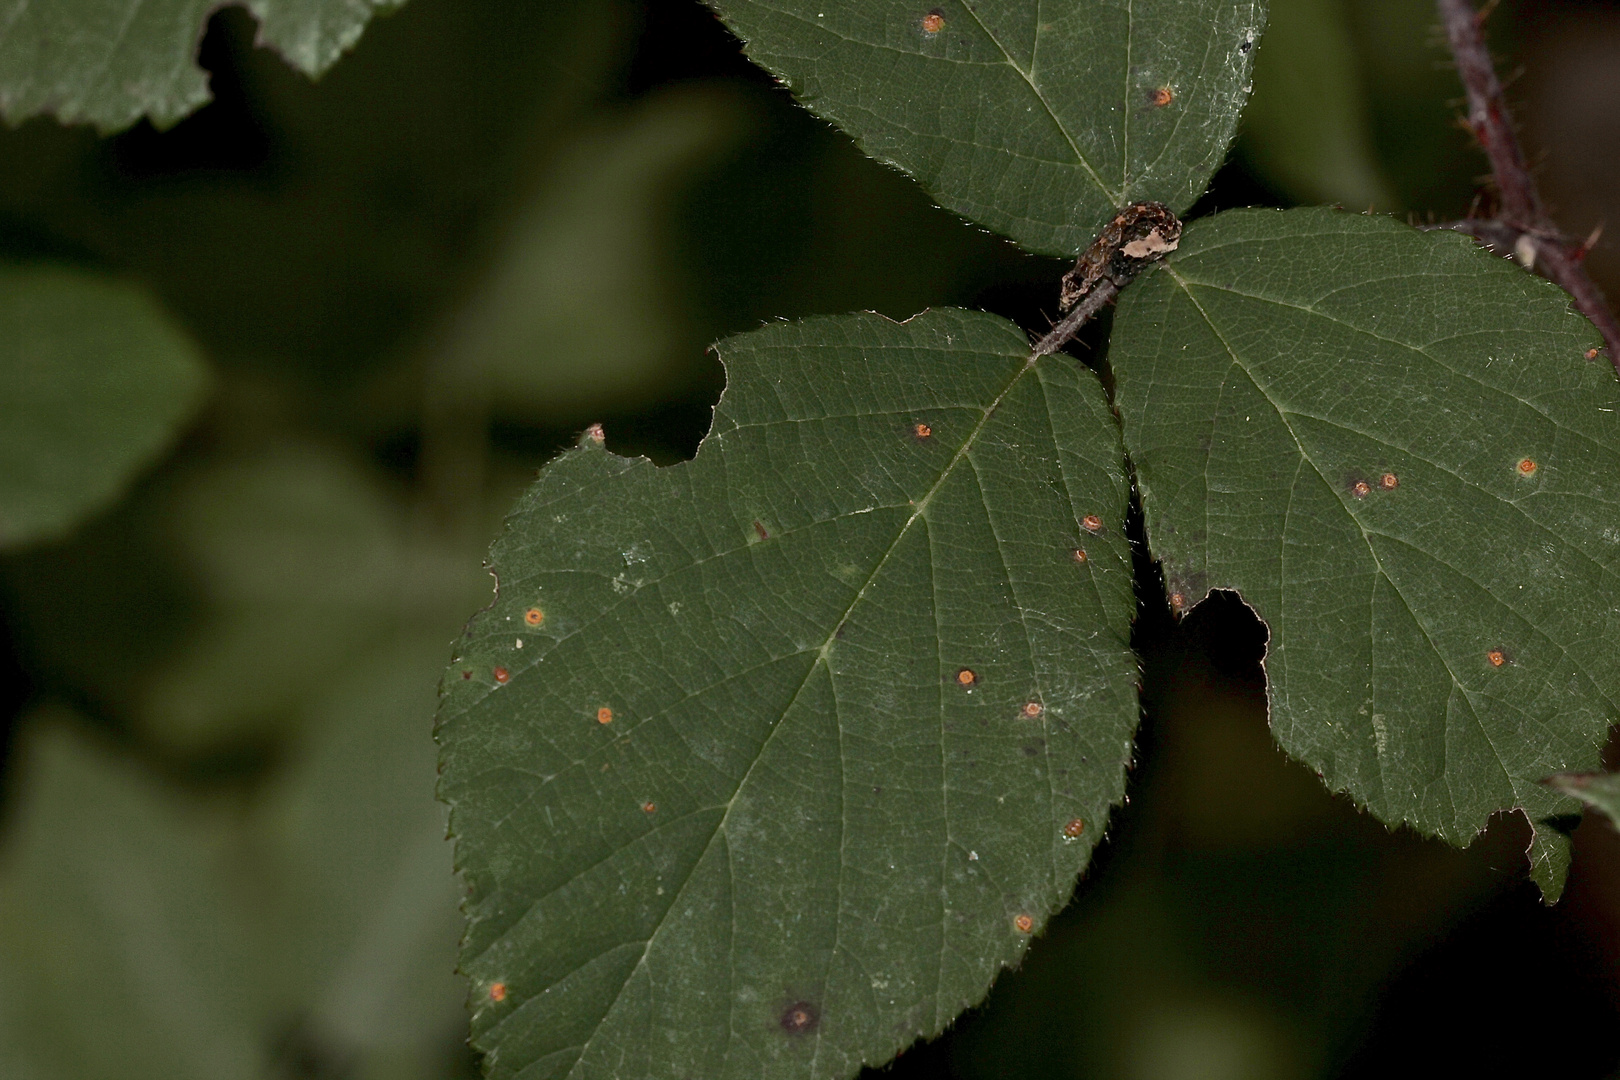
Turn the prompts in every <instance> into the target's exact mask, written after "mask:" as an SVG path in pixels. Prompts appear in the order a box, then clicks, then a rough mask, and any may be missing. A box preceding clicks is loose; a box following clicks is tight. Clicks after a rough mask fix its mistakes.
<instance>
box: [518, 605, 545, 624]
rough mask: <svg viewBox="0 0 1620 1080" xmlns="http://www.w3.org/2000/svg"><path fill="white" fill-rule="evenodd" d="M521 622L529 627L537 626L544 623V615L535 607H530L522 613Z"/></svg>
mask: <svg viewBox="0 0 1620 1080" xmlns="http://www.w3.org/2000/svg"><path fill="white" fill-rule="evenodd" d="M523 621H524V622H526V623H528V624H529V625H530V626H539V625H540V624H541V623H543V622H545V621H546V613H545V612H543V611H541V610H540V609H539V608H537V607H532V608H530V609H529V610H528V611H525V612H524V613H523Z"/></svg>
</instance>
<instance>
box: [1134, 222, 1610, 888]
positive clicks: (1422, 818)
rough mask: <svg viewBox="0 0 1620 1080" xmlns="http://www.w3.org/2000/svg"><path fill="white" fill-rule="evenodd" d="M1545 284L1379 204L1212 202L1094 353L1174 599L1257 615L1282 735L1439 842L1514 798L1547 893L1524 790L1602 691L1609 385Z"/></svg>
mask: <svg viewBox="0 0 1620 1080" xmlns="http://www.w3.org/2000/svg"><path fill="white" fill-rule="evenodd" d="M1568 299H1569V298H1568V297H1567V296H1566V295H1564V294H1563V293H1562V292H1560V291H1559V290H1558V289H1556V288H1555V287H1553V286H1551V285H1550V284H1548V283H1546V282H1544V281H1541V280H1539V279H1535V278H1532V277H1530V276H1529V275H1528V274H1523V273H1520V272H1518V271H1516V270H1515V269H1514V268H1512V267H1511V266H1508V265H1506V264H1504V263H1503V262H1502V261H1501V260H1498V259H1493V258H1491V257H1490V256H1488V255H1486V254H1485V253H1483V252H1482V251H1479V250H1477V249H1476V248H1474V247H1473V246H1472V245H1471V244H1470V243H1468V242H1467V241H1464V240H1460V239H1458V238H1453V237H1450V236H1442V235H1439V234H1437V233H1419V232H1416V231H1414V230H1411V229H1407V228H1405V227H1403V226H1400V225H1397V224H1395V223H1394V222H1391V221H1388V220H1387V219H1382V218H1371V217H1363V216H1358V215H1350V214H1344V213H1339V212H1335V211H1328V210H1296V211H1286V212H1275V211H1235V212H1231V213H1227V214H1222V215H1219V216H1218V217H1216V218H1212V219H1209V220H1207V221H1205V222H1201V223H1199V225H1197V226H1196V227H1192V228H1189V230H1188V233H1187V236H1186V238H1184V239H1183V241H1182V245H1181V249H1180V250H1179V251H1178V252H1177V253H1176V255H1175V256H1174V257H1173V258H1172V259H1171V260H1169V261H1168V263H1167V264H1166V266H1165V268H1164V270H1163V271H1162V272H1160V273H1156V274H1154V275H1152V276H1151V278H1149V279H1148V280H1147V281H1144V282H1142V283H1140V284H1139V285H1138V286H1137V288H1136V289H1133V290H1132V292H1131V293H1130V294H1128V295H1127V297H1126V299H1125V300H1124V301H1123V302H1122V303H1121V306H1120V312H1119V317H1118V320H1117V322H1116V324H1115V330H1116V333H1115V338H1114V346H1113V349H1112V351H1111V354H1110V355H1111V359H1112V362H1113V364H1114V367H1115V373H1116V378H1117V380H1118V396H1117V400H1118V403H1119V408H1120V411H1121V413H1122V415H1123V417H1124V427H1125V439H1126V446H1127V449H1128V450H1129V452H1130V454H1131V456H1132V460H1133V461H1134V463H1135V466H1136V470H1137V476H1138V481H1139V484H1140V486H1141V491H1142V500H1143V508H1144V512H1145V514H1146V521H1147V528H1148V535H1149V538H1150V543H1151V544H1152V546H1153V549H1154V553H1155V557H1156V558H1159V559H1160V560H1162V561H1163V564H1164V567H1165V571H1166V580H1167V582H1168V583H1169V588H1170V591H1171V593H1172V600H1173V601H1174V598H1175V597H1176V596H1180V597H1181V598H1182V605H1181V606H1182V607H1183V608H1187V607H1191V606H1192V605H1193V604H1194V603H1196V602H1197V601H1198V600H1199V599H1201V598H1202V597H1203V596H1204V595H1206V593H1207V592H1208V590H1211V589H1217V588H1223V589H1233V590H1236V591H1238V592H1240V593H1241V594H1242V595H1243V596H1244V599H1245V600H1246V601H1247V602H1248V603H1249V604H1250V605H1251V606H1252V607H1253V608H1254V609H1255V611H1256V613H1257V614H1258V615H1259V616H1260V618H1261V619H1262V620H1264V621H1265V622H1266V624H1267V625H1268V627H1269V630H1270V635H1271V638H1270V643H1269V646H1268V651H1267V659H1266V669H1267V695H1268V699H1269V702H1270V709H1271V724H1272V730H1273V732H1274V733H1275V735H1276V737H1277V739H1278V741H1279V742H1280V743H1281V744H1282V746H1283V748H1284V749H1285V750H1287V751H1288V753H1289V754H1290V755H1292V756H1293V757H1295V758H1297V759H1299V760H1301V761H1303V762H1305V763H1306V764H1307V765H1309V766H1311V767H1312V768H1314V769H1316V770H1317V771H1318V773H1319V774H1320V775H1321V776H1322V777H1323V781H1324V783H1326V784H1327V785H1328V787H1329V788H1331V789H1333V790H1336V791H1337V790H1343V791H1347V792H1349V793H1350V794H1351V795H1352V796H1353V797H1355V799H1356V800H1357V801H1358V802H1360V803H1362V804H1363V805H1365V806H1366V807H1367V808H1368V809H1369V810H1371V811H1372V812H1373V813H1374V814H1375V815H1376V816H1377V817H1379V818H1380V819H1381V820H1383V821H1385V822H1387V823H1389V824H1397V823H1402V822H1404V823H1407V824H1410V825H1412V826H1414V827H1415V828H1417V829H1419V830H1421V831H1423V832H1425V833H1429V834H1432V835H1438V836H1441V837H1443V838H1445V839H1446V840H1448V841H1450V842H1452V843H1455V844H1465V843H1467V842H1468V840H1469V839H1470V838H1471V837H1472V836H1473V835H1474V834H1475V833H1477V832H1478V831H1479V830H1480V829H1482V828H1483V827H1484V826H1485V824H1486V821H1487V819H1488V818H1489V817H1490V815H1491V814H1493V813H1496V812H1500V811H1505V810H1511V809H1515V808H1518V809H1522V810H1523V811H1524V812H1525V813H1526V815H1527V816H1528V817H1529V818H1530V820H1531V823H1532V825H1533V827H1534V830H1535V839H1534V841H1533V842H1532V846H1531V858H1532V868H1531V869H1532V875H1533V876H1534V877H1535V878H1536V881H1537V883H1538V884H1539V885H1540V886H1541V888H1542V891H1543V893H1544V894H1546V895H1547V896H1548V897H1549V898H1555V897H1556V895H1557V894H1558V892H1559V890H1560V889H1561V888H1562V881H1563V870H1564V868H1565V867H1566V866H1567V842H1566V839H1565V837H1564V836H1563V834H1562V832H1561V830H1560V829H1559V828H1558V827H1557V825H1556V822H1555V821H1554V820H1552V819H1556V818H1557V817H1559V816H1560V815H1562V814H1565V813H1568V812H1569V811H1570V810H1571V809H1572V808H1573V806H1574V804H1573V803H1571V802H1570V801H1569V800H1568V799H1565V798H1562V797H1560V796H1559V795H1558V794H1557V793H1555V792H1553V791H1550V790H1548V789H1547V788H1545V787H1543V786H1541V785H1540V784H1539V783H1538V781H1539V780H1540V778H1541V777H1543V776H1546V775H1547V774H1548V773H1551V772H1555V771H1559V770H1563V769H1570V768H1589V767H1591V766H1592V765H1594V764H1595V763H1596V761H1597V749H1596V748H1597V745H1598V744H1599V743H1600V742H1601V741H1602V739H1603V737H1604V735H1605V733H1606V731H1607V729H1608V726H1609V723H1610V721H1611V720H1612V719H1613V718H1614V717H1615V716H1616V708H1615V704H1614V703H1615V701H1616V700H1620V672H1617V670H1616V669H1617V665H1616V663H1615V660H1614V657H1615V651H1614V649H1613V645H1612V642H1613V641H1614V640H1615V639H1616V634H1617V633H1620V488H1617V487H1616V483H1617V481H1616V477H1620V435H1617V433H1620V429H1617V428H1616V426H1615V413H1614V410H1616V409H1620V387H1617V386H1616V384H1615V380H1614V378H1613V376H1612V374H1611V373H1610V372H1609V369H1608V368H1607V367H1606V366H1605V365H1602V364H1594V363H1592V361H1591V360H1589V359H1588V358H1587V357H1586V355H1585V354H1586V352H1587V350H1588V349H1590V348H1591V347H1593V346H1595V345H1596V344H1597V340H1596V337H1595V335H1594V334H1593V332H1592V328H1591V326H1590V325H1589V324H1587V323H1586V322H1585V321H1584V320H1583V319H1581V318H1579V316H1577V315H1575V314H1573V313H1572V312H1570V310H1569V306H1568ZM1212 405H1213V415H1212Z"/></svg>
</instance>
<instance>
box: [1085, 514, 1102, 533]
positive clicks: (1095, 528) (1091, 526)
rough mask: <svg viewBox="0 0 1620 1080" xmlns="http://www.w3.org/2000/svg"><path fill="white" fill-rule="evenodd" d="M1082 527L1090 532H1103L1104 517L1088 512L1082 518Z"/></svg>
mask: <svg viewBox="0 0 1620 1080" xmlns="http://www.w3.org/2000/svg"><path fill="white" fill-rule="evenodd" d="M1080 527H1081V528H1082V529H1084V530H1086V532H1088V533H1100V532H1102V518H1100V517H1098V516H1097V515H1096V514H1087V515H1086V516H1085V517H1083V518H1081V519H1080Z"/></svg>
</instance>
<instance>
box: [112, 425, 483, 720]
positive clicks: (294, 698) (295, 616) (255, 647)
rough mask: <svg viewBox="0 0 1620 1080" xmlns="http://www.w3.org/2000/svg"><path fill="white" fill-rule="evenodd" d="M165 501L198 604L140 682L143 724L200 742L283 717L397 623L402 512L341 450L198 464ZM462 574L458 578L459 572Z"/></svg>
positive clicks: (281, 450) (294, 449)
mask: <svg viewBox="0 0 1620 1080" xmlns="http://www.w3.org/2000/svg"><path fill="white" fill-rule="evenodd" d="M172 498H173V501H172V503H170V504H169V506H168V507H167V508H166V509H167V517H168V523H167V529H166V531H167V532H168V538H169V539H170V541H171V543H173V544H174V551H173V556H172V557H173V558H174V559H175V561H176V562H177V563H178V564H179V565H180V566H181V567H182V568H183V569H184V570H186V571H189V573H190V574H191V575H192V577H193V581H194V584H195V587H196V589H197V591H198V593H199V595H200V598H201V601H202V607H203V611H202V613H201V616H200V619H199V621H198V623H197V625H196V627H195V629H194V630H193V631H192V632H191V634H190V635H189V638H188V640H187V643H186V644H185V645H184V646H183V647H182V648H181V649H180V651H179V652H177V653H176V654H174V655H173V656H171V657H169V658H168V659H167V660H165V661H164V662H163V663H161V664H158V665H156V666H155V667H154V668H153V669H152V670H151V671H150V672H149V673H148V674H147V675H146V677H145V679H144V680H143V689H142V693H141V695H140V698H139V700H138V702H137V703H136V705H135V713H136V717H137V722H138V723H139V725H140V727H141V729H142V731H143V732H144V733H145V734H146V735H148V736H150V737H153V738H156V739H157V740H158V741H160V742H162V743H163V744H164V745H166V746H168V747H171V748H175V749H180V750H183V751H195V750H198V749H202V748H206V747H208V746H209V745H210V744H217V743H219V742H220V741H222V740H228V739H230V738H232V737H241V736H244V735H251V734H264V733H265V732H266V731H267V730H268V729H269V728H273V727H275V726H278V725H281V724H284V723H286V722H287V721H288V720H289V719H290V718H291V717H292V716H293V715H295V713H293V712H291V711H290V707H292V706H294V705H296V704H298V703H299V702H301V701H302V700H305V699H307V698H308V697H309V696H310V695H311V694H312V693H313V692H314V691H316V690H317V689H318V687H319V686H320V685H321V683H322V681H323V680H324V679H325V678H326V676H328V675H329V674H331V673H332V672H333V671H335V670H336V669H338V668H339V667H340V666H342V665H343V664H345V663H347V662H348V661H349V660H350V658H351V656H352V654H353V653H354V652H355V651H356V650H358V649H361V648H364V647H366V646H368V645H369V644H371V643H374V642H375V641H377V640H379V639H380V638H381V637H383V636H385V635H386V634H388V633H390V632H391V630H392V625H393V622H394V620H395V617H396V616H397V614H398V613H399V611H400V609H401V606H402V602H403V601H405V600H406V599H407V598H408V597H409V596H410V595H411V592H412V590H414V589H416V588H418V587H421V586H430V585H431V584H432V579H428V580H425V581H409V582H407V581H406V580H404V579H403V574H404V571H405V569H406V568H405V565H404V561H403V560H404V555H403V544H402V542H401V541H402V537H401V529H402V525H403V521H402V514H401V512H400V510H399V509H398V508H397V507H395V506H394V505H392V504H391V502H390V501H389V500H388V499H387V498H386V496H385V493H384V492H383V491H382V490H381V489H380V487H379V485H378V483H377V481H376V479H375V478H373V477H371V476H368V475H366V474H365V473H364V472H363V471H362V470H360V469H359V468H358V467H357V466H356V465H355V464H354V463H352V462H350V461H349V460H347V459H345V458H344V457H343V456H342V455H341V454H338V453H336V452H334V451H331V450H326V449H323V448H320V447H317V446H313V445H309V444H297V443H288V444H285V445H282V446H279V447H272V448H269V449H264V448H259V449H256V450H255V451H254V452H252V453H250V454H245V455H242V456H233V457H230V458H227V459H226V460H224V461H219V462H215V463H212V464H210V465H208V466H205V467H203V468H200V469H198V470H196V472H195V473H194V474H193V475H191V476H189V477H187V478H186V479H185V480H184V481H183V482H182V484H181V485H180V487H179V489H178V490H177V491H175V492H174V494H173V496H172ZM457 580H459V578H457Z"/></svg>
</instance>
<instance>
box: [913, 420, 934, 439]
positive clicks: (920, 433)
mask: <svg viewBox="0 0 1620 1080" xmlns="http://www.w3.org/2000/svg"><path fill="white" fill-rule="evenodd" d="M911 433H912V434H913V435H915V436H917V438H919V439H926V438H928V437H930V436H931V435H933V434H934V429H933V428H931V427H929V426H928V425H927V424H916V425H914V426H913V427H912V429H911Z"/></svg>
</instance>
